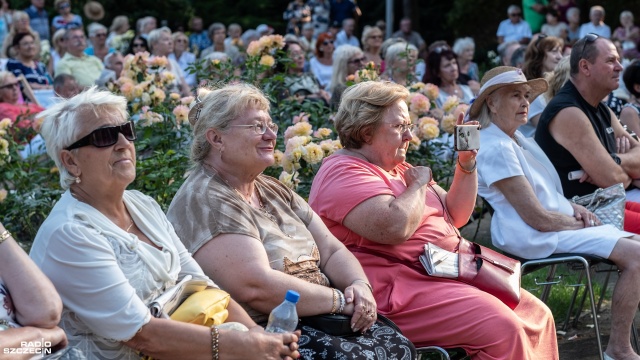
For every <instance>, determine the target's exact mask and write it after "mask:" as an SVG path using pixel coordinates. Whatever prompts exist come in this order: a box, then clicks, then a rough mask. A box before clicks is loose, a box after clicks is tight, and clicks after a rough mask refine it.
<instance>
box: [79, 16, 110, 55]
mask: <svg viewBox="0 0 640 360" xmlns="http://www.w3.org/2000/svg"><path fill="white" fill-rule="evenodd" d="M87 32H88V33H89V39H90V40H91V46H89V47H88V48H86V49H85V50H84V53H85V54H87V55H93V56H95V57H97V58H98V59H100V60H102V61H104V58H105V56H107V54H111V53H112V52H114V51H116V49H114V48H111V47H108V46H107V27H106V26H104V25H102V24H99V23H95V22H94V23H91V24H89V26H87Z"/></svg>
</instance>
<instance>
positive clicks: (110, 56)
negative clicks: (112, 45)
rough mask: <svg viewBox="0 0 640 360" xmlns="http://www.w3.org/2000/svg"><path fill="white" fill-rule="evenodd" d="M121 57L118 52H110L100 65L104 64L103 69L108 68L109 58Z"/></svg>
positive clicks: (109, 64)
mask: <svg viewBox="0 0 640 360" xmlns="http://www.w3.org/2000/svg"><path fill="white" fill-rule="evenodd" d="M118 55H120V56H123V55H122V53H121V52H120V51H118V50H116V51H114V52H110V53H108V54H107V55H105V57H104V60H103V61H102V63H103V64H104V66H105V67H107V68H109V67H111V58H112V57H114V56H118Z"/></svg>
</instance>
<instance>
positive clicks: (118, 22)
mask: <svg viewBox="0 0 640 360" xmlns="http://www.w3.org/2000/svg"><path fill="white" fill-rule="evenodd" d="M127 25H129V18H128V17H126V16H124V15H118V16H116V17H114V18H113V21H112V22H111V26H110V27H109V31H111V32H116V33H117V32H120V31H122V30H123V29H124V28H125V27H127Z"/></svg>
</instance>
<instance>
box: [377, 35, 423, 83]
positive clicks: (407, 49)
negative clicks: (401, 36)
mask: <svg viewBox="0 0 640 360" xmlns="http://www.w3.org/2000/svg"><path fill="white" fill-rule="evenodd" d="M410 53H415V55H416V56H417V54H418V48H417V47H415V46H414V45H412V44H409V43H405V42H399V43H397V44H393V45H391V46H389V48H388V49H387V52H386V54H385V55H384V62H385V68H384V73H385V74H386V75H387V76H389V78H391V77H393V72H394V70H397V67H396V66H395V63H396V61H398V60H400V59H403V58H407V57H408V56H409V54H410Z"/></svg>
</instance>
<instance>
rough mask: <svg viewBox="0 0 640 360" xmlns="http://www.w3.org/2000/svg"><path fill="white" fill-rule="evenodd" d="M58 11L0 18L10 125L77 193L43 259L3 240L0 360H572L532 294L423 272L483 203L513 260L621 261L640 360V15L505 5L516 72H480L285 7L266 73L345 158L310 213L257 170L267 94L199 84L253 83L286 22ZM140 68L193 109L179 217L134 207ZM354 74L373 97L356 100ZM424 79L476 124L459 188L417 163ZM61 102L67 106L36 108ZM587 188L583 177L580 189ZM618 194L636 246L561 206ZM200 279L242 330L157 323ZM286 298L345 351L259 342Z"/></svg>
mask: <svg viewBox="0 0 640 360" xmlns="http://www.w3.org/2000/svg"><path fill="white" fill-rule="evenodd" d="M3 3H4V2H3ZM54 5H55V8H56V10H57V11H58V13H59V15H57V16H55V17H53V18H52V19H51V20H49V14H47V12H46V11H45V10H44V0H31V6H30V7H29V8H28V9H25V11H11V10H9V9H8V8H7V7H2V8H1V9H0V10H2V13H0V16H2V17H1V19H2V20H4V21H5V22H2V21H0V42H2V44H3V54H2V56H3V57H4V59H3V60H2V62H1V63H0V66H2V69H1V70H2V71H0V119H3V118H9V119H10V121H12V122H16V124H18V126H19V124H20V122H21V121H27V120H29V119H31V120H32V119H34V118H36V117H38V118H42V119H43V121H42V125H41V128H40V134H39V135H38V138H39V141H40V142H41V144H42V149H46V152H47V153H48V155H49V157H50V158H51V159H53V161H54V162H55V164H56V167H57V169H58V171H59V177H60V185H61V187H62V189H63V190H64V193H63V195H62V196H61V198H60V199H59V200H58V201H57V202H56V204H55V206H54V208H53V209H52V211H51V213H50V214H49V216H48V218H47V219H46V220H45V221H44V223H43V224H42V225H41V227H40V229H39V231H38V235H37V236H36V238H35V240H34V242H33V246H32V248H31V252H30V257H31V259H28V258H27V257H26V256H25V254H24V253H23V252H21V251H22V250H20V249H19V247H18V245H17V244H16V241H15V240H14V239H13V238H12V236H11V233H9V231H7V230H6V229H5V228H4V227H3V226H2V224H0V302H4V303H5V306H4V307H3V308H0V310H4V312H3V311H0V343H2V345H3V347H7V346H10V347H18V346H19V344H20V342H21V341H27V342H29V341H31V339H33V338H35V337H36V336H37V337H41V338H42V339H45V340H47V341H48V343H49V344H50V347H51V348H52V349H54V350H57V353H58V355H57V356H59V357H61V358H67V359H83V358H86V359H94V358H119V359H138V358H140V356H141V354H144V355H148V356H151V357H155V358H181V357H182V355H184V354H185V353H187V352H188V353H189V354H191V355H193V357H194V358H203V359H204V358H212V357H213V358H214V359H218V358H219V357H222V358H225V359H235V358H239V359H240V358H241V359H283V358H284V359H294V358H297V357H302V358H305V359H318V358H346V357H354V358H367V359H374V358H380V357H385V358H395V359H407V360H408V359H414V358H415V356H416V351H415V347H416V346H418V347H419V346H428V345H438V346H443V347H460V348H463V349H464V350H465V351H466V353H467V354H468V355H470V357H471V358H472V359H479V360H483V359H512V358H519V359H520V358H522V359H558V346H557V340H556V331H555V324H554V319H553V316H552V314H551V312H550V310H549V308H548V307H547V306H546V305H545V304H544V303H542V302H541V301H540V300H538V299H537V298H535V297H534V296H533V295H531V294H530V293H528V292H527V291H525V290H521V294H520V303H519V304H518V306H516V307H515V308H513V309H512V308H510V307H509V306H507V305H506V304H504V303H503V302H502V301H500V300H499V299H498V298H496V297H495V296H493V295H491V294H489V293H486V292H484V291H481V290H479V289H477V288H475V287H473V286H470V285H468V284H465V283H462V282H460V281H457V280H455V279H445V278H437V277H429V276H427V275H426V273H425V272H424V270H423V269H420V268H418V269H416V266H415V265H416V263H417V264H418V265H419V262H418V256H419V255H420V254H421V253H422V252H423V251H424V247H425V245H426V244H428V243H431V244H434V245H437V246H439V247H441V248H443V249H445V250H449V251H454V250H455V248H456V246H457V244H458V242H459V240H460V234H459V232H458V231H457V228H459V227H461V226H463V225H465V224H466V223H467V222H468V220H469V217H470V216H471V213H472V212H473V210H474V207H475V205H476V201H477V197H478V196H482V197H483V198H484V199H485V200H486V201H488V202H489V203H490V204H491V205H492V207H493V208H494V209H495V214H494V216H493V219H492V224H491V234H492V241H493V244H494V245H495V246H496V247H498V248H499V249H501V250H503V251H506V252H508V253H509V254H513V255H515V256H518V257H521V258H525V259H527V258H544V257H548V256H550V255H552V254H554V253H567V252H569V253H570V252H579V253H588V254H593V255H596V256H600V257H603V258H607V259H610V260H611V261H613V262H614V263H615V264H616V265H617V267H618V269H619V270H620V277H619V279H618V282H617V284H616V288H615V290H614V293H613V299H612V326H611V336H610V338H609V343H608V346H607V350H606V354H605V358H607V359H623V358H624V359H640V356H638V355H637V354H635V353H633V349H632V347H631V344H630V341H629V339H630V328H631V324H632V321H633V317H634V314H635V312H636V310H637V307H638V304H639V303H640V288H638V287H637V286H636V284H637V283H638V280H640V266H638V265H637V264H636V263H637V261H636V260H635V259H636V258H638V257H640V237H639V235H638V234H640V190H638V188H640V156H639V155H640V154H639V152H640V142H638V140H637V136H636V134H637V133H638V131H640V62H639V61H637V60H635V58H636V57H637V56H638V54H639V52H638V51H639V50H640V28H638V27H637V26H635V25H634V23H633V21H634V20H633V13H631V12H629V11H624V12H622V13H621V14H620V27H618V28H616V29H615V30H614V31H611V29H610V27H609V26H607V25H606V24H605V23H604V16H605V9H604V8H603V7H602V6H593V7H592V8H591V9H590V13H589V20H590V21H589V22H586V23H584V24H581V23H580V13H579V10H578V8H577V7H576V4H575V2H574V1H573V0H556V1H550V2H547V1H546V0H542V1H528V0H524V1H523V2H522V4H520V5H516V4H514V5H511V6H509V7H508V9H507V15H508V19H506V20H504V21H502V22H501V23H500V25H499V27H498V29H497V32H496V37H497V42H498V44H499V45H498V48H497V50H498V53H499V54H500V58H499V59H500V61H501V62H502V64H501V65H502V66H498V67H495V68H493V69H490V70H488V71H487V72H486V73H485V74H484V76H482V75H483V74H481V71H480V67H479V66H478V64H477V63H475V62H474V52H475V46H476V45H475V41H474V39H473V38H472V37H463V38H459V39H456V40H455V42H453V43H452V44H453V45H450V44H449V43H448V42H446V41H443V40H437V41H433V42H432V43H431V44H428V43H427V42H426V41H425V40H424V39H423V37H422V36H421V35H420V33H419V32H417V31H415V30H414V29H413V27H412V23H411V19H410V18H403V19H402V20H401V21H400V22H399V27H398V31H397V32H395V33H393V34H392V35H391V36H390V37H389V38H387V39H385V35H384V34H385V31H386V28H385V24H384V23H383V22H378V23H376V24H358V22H359V21H360V15H361V14H360V9H359V8H358V6H357V5H356V3H354V2H353V1H351V0H308V1H305V0H293V1H292V2H291V3H290V4H289V5H288V6H287V8H286V9H284V11H283V19H284V20H285V21H286V22H287V26H286V33H285V34H282V35H283V42H284V46H283V48H282V52H283V54H284V57H285V61H283V62H282V63H277V64H274V65H273V67H272V69H271V70H270V71H271V73H279V74H282V75H283V78H284V80H283V83H282V84H283V85H282V86H283V88H282V89H280V94H281V96H282V97H289V96H295V97H296V98H298V99H299V100H300V101H309V102H317V103H319V104H320V106H326V107H330V108H331V109H332V110H333V111H334V112H335V116H334V117H333V124H334V125H335V130H336V132H337V133H338V135H339V139H340V142H341V147H342V148H341V149H340V150H338V151H336V152H335V153H333V154H332V155H331V156H329V157H327V158H326V159H325V160H324V162H323V164H322V166H321V167H320V170H319V171H318V173H317V174H316V175H315V178H314V179H313V183H312V185H311V193H310V196H309V200H308V203H307V201H305V199H303V198H302V197H301V196H299V195H298V194H297V193H296V192H294V191H293V190H291V189H290V188H289V187H287V186H285V185H284V184H283V183H282V182H280V181H278V180H277V179H274V178H271V177H268V176H265V175H263V171H264V170H265V169H266V168H267V167H269V166H271V165H273V164H274V163H275V162H276V159H275V156H274V150H275V149H276V139H277V134H278V130H279V129H278V124H277V123H275V122H274V121H273V120H272V118H271V115H270V109H271V103H270V101H269V100H268V99H267V97H266V96H265V94H264V93H263V92H262V91H261V90H260V89H258V88H256V87H254V86H252V85H248V84H242V83H240V84H238V83H233V84H226V85H223V86H218V87H216V88H215V89H209V88H207V87H206V86H202V85H203V84H201V80H202V79H200V78H198V77H197V74H196V73H194V72H190V71H189V70H188V69H189V68H190V67H193V65H194V64H195V63H196V62H197V61H199V60H202V59H205V60H209V61H214V60H215V61H226V62H228V63H229V64H231V65H232V66H233V67H234V68H235V71H242V70H243V66H244V64H245V61H246V60H247V58H248V57H249V56H250V55H249V54H248V51H247V50H248V49H250V47H251V44H252V42H253V41H259V39H261V38H262V37H263V36H266V35H272V34H273V33H274V29H273V28H272V27H270V26H269V25H267V24H260V25H258V26H257V27H256V28H255V29H254V28H251V29H248V30H244V31H243V28H242V27H241V26H240V25H239V24H237V23H232V24H228V25H226V24H223V23H221V22H214V23H212V24H211V25H209V26H208V27H205V24H204V22H203V19H202V18H200V17H197V16H194V17H193V18H191V20H190V22H189V25H188V31H182V30H183V29H176V31H173V30H172V29H170V28H168V27H165V26H162V27H158V21H157V19H155V18H154V17H151V16H146V17H143V18H141V19H138V20H137V22H136V24H135V29H130V24H129V19H128V18H127V17H126V16H117V17H115V18H114V19H113V22H112V24H110V26H109V27H108V28H107V26H106V24H102V23H101V22H100V21H101V19H102V18H103V17H104V10H103V9H102V6H101V5H100V4H99V3H98V2H95V1H89V2H88V3H87V4H86V5H85V7H84V15H85V16H84V17H81V16H79V15H77V14H74V13H73V12H72V11H71V6H70V2H69V1H68V0H56V1H55V4H54ZM523 15H524V16H523ZM87 20H90V21H91V22H90V23H88V24H85V23H86V22H88V21H87ZM85 25H86V32H85ZM2 26H5V27H4V29H2ZM358 28H362V32H361V33H360V34H358V31H357V29H358ZM87 36H88V37H87ZM43 49H45V51H43ZM145 52H146V55H147V56H148V59H149V61H153V59H159V58H164V59H167V60H166V68H167V70H168V71H170V72H171V74H172V81H170V83H169V84H168V85H167V86H168V88H167V89H166V90H167V91H168V92H170V93H177V94H179V95H180V96H184V97H187V96H191V95H195V96H197V101H194V102H193V104H192V105H191V108H190V110H189V113H188V122H189V123H190V125H191V128H192V137H191V139H190V142H191V153H190V159H191V161H192V163H193V167H192V169H191V170H190V172H189V175H188V177H186V180H184V183H183V184H182V186H181V187H180V189H179V191H178V192H177V194H176V195H175V197H174V198H173V200H172V202H171V205H170V207H169V209H168V211H167V213H166V214H165V213H164V212H163V211H162V209H161V208H160V206H159V205H158V204H157V203H156V202H155V201H154V200H153V199H152V198H151V197H149V196H147V195H145V194H143V193H141V192H139V191H136V190H127V187H128V186H129V184H131V183H132V182H133V181H134V180H135V178H136V148H135V146H134V142H135V141H136V139H137V135H136V124H135V121H134V120H131V119H130V118H129V114H127V100H126V98H125V97H123V96H120V95H118V94H114V93H112V92H110V91H109V90H108V88H109V87H108V84H110V83H111V84H113V83H117V81H118V79H119V78H120V77H121V76H122V75H123V69H124V64H125V62H126V60H125V59H126V56H127V55H130V54H131V55H136V54H143V53H145ZM364 69H369V70H371V71H374V72H375V73H376V76H375V77H376V78H377V77H379V79H370V80H375V81H357V82H356V83H355V84H353V83H354V81H353V80H354V79H355V78H357V77H360V76H361V71H363V70H364ZM425 84H433V85H435V86H437V90H438V93H437V96H435V97H434V99H433V100H434V103H435V108H434V109H433V111H432V112H431V113H430V114H431V115H432V116H433V117H434V118H436V120H437V121H442V111H441V109H442V108H443V107H444V106H445V104H447V103H448V102H450V99H451V98H455V99H456V101H458V102H459V103H462V104H467V105H468V111H467V113H466V115H464V114H459V116H458V117H457V119H456V123H457V124H462V123H463V122H467V123H470V124H479V125H480V126H481V131H480V136H481V144H482V145H481V148H480V150H478V151H476V150H472V151H460V152H458V153H457V159H456V162H455V165H453V166H454V167H455V170H453V176H452V182H451V186H450V189H449V190H448V191H445V189H443V188H441V187H440V186H438V184H437V182H436V180H437V179H434V178H433V173H432V171H431V169H429V168H428V167H424V166H413V165H411V164H409V163H407V162H406V159H407V151H408V148H409V144H410V143H411V141H412V140H413V137H414V136H413V130H412V128H414V127H415V126H416V125H417V124H416V119H413V118H412V116H411V115H410V111H409V106H410V105H408V102H409V103H410V102H411V101H410V98H411V96H412V95H411V92H410V89H411V91H413V90H415V89H416V88H418V89H421V88H422V87H424V86H425ZM47 91H48V92H50V93H51V94H54V96H57V97H60V98H62V100H60V101H58V102H55V103H53V104H47V105H46V106H44V104H42V106H41V105H40V104H39V103H38V96H41V94H44V93H45V92H47ZM439 111H440V113H439ZM27 155H28V154H27ZM576 171H580V172H581V175H580V176H579V178H578V179H574V178H572V177H570V176H569V174H570V173H575V172H576ZM618 183H622V184H623V185H624V187H625V189H627V203H626V206H625V222H624V229H617V228H615V227H614V226H612V225H606V224H603V223H602V222H601V219H598V218H597V216H595V215H594V214H593V213H592V212H590V211H588V210H587V209H585V208H584V207H582V206H579V205H576V204H574V203H572V202H570V201H569V200H568V199H570V198H572V197H573V196H576V195H577V196H582V195H586V194H589V193H592V192H593V191H595V190H596V189H598V188H606V187H609V186H612V185H615V184H618ZM5 225H7V226H9V225H10V224H5ZM9 227H10V226H9ZM523 239H524V240H523ZM25 240H26V239H25ZM28 240H30V239H28ZM186 275H190V276H192V277H193V278H196V279H201V280H204V281H207V282H208V284H209V286H210V287H212V288H221V289H224V290H225V291H227V292H228V293H229V294H230V295H231V299H232V300H231V301H230V303H229V305H228V311H229V316H228V319H227V322H229V323H236V324H235V325H234V326H233V327H225V326H224V325H222V326H219V327H218V326H213V327H211V328H209V327H204V326H197V325H193V324H186V323H181V322H178V321H173V320H166V319H156V318H153V317H152V316H151V315H150V312H149V309H148V305H149V303H150V301H151V300H153V299H155V298H156V297H157V296H158V295H159V294H161V293H162V292H164V291H165V290H166V289H167V288H169V287H171V286H172V285H174V284H175V283H176V282H177V281H179V280H180V279H182V278H183V277H185V276H186ZM24 283H29V284H31V285H32V286H30V287H29V288H28V289H27V288H25V287H24V286H21V284H24ZM289 289H293V290H296V291H297V292H298V293H300V295H301V297H300V302H299V303H298V305H297V309H298V314H299V315H300V316H301V317H308V316H315V315H321V314H342V315H346V316H347V317H348V319H349V323H350V327H351V330H352V331H353V333H355V335H354V334H352V335H351V336H349V337H341V336H337V335H331V334H329V333H328V332H325V331H322V330H320V329H317V328H314V327H312V326H304V323H302V325H301V326H299V329H298V330H297V331H295V332H293V333H281V334H271V333H266V332H265V331H264V329H263V326H264V325H265V323H266V320H267V318H268V315H269V313H270V312H271V310H272V309H273V308H275V307H276V306H277V305H278V304H279V303H280V302H281V301H282V298H283V295H284V293H286V291H287V290H289ZM2 300H3V301H2ZM11 300H13V301H11ZM6 304H9V305H6ZM11 304H13V305H11ZM35 310H37V311H35ZM5 313H6V314H5ZM487 314H490V316H487ZM380 315H382V316H380ZM385 317H387V318H388V319H390V320H391V321H392V322H393V323H395V325H397V327H398V328H399V330H400V331H398V330H397V328H396V327H395V325H393V324H391V323H389V322H388V320H387V319H386V318H385ZM493 329H501V331H493ZM505 332H506V333H508V334H510V336H508V337H507V336H504V334H505ZM5 339H6V340H5ZM6 344H9V345H6ZM1 357H2V355H1V354H0V358H1Z"/></svg>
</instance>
